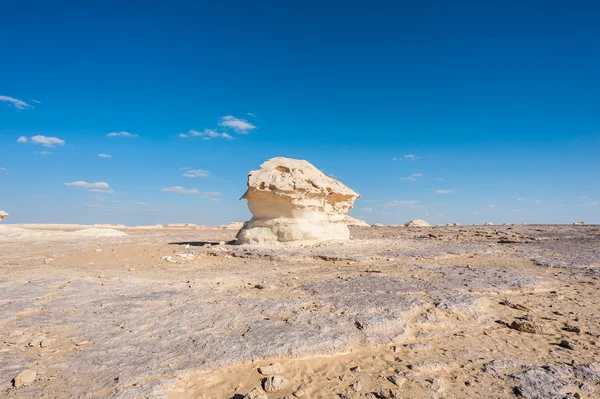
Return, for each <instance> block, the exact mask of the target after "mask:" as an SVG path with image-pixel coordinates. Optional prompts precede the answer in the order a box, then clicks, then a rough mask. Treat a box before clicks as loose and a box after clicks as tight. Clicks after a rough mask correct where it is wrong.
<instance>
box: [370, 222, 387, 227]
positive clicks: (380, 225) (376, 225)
mask: <svg viewBox="0 0 600 399" xmlns="http://www.w3.org/2000/svg"><path fill="white" fill-rule="evenodd" d="M371 227H385V224H381V223H373V224H372V225H371Z"/></svg>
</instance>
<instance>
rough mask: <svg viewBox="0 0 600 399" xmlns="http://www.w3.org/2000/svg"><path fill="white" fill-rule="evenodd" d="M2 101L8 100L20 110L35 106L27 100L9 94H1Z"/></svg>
mask: <svg viewBox="0 0 600 399" xmlns="http://www.w3.org/2000/svg"><path fill="white" fill-rule="evenodd" d="M0 101H1V102H6V103H9V104H10V105H12V106H13V107H15V108H16V109H18V110H19V111H23V110H24V109H27V108H34V107H33V106H32V105H29V104H27V103H26V102H25V101H21V100H18V99H16V98H14V97H9V96H0Z"/></svg>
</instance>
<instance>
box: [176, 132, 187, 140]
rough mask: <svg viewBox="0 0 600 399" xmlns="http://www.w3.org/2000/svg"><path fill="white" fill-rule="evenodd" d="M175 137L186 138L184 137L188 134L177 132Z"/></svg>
mask: <svg viewBox="0 0 600 399" xmlns="http://www.w3.org/2000/svg"><path fill="white" fill-rule="evenodd" d="M177 137H179V138H182V139H186V138H187V137H188V135H187V134H185V133H179V134H178V135H177Z"/></svg>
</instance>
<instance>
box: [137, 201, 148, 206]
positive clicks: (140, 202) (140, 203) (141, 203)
mask: <svg viewBox="0 0 600 399" xmlns="http://www.w3.org/2000/svg"><path fill="white" fill-rule="evenodd" d="M135 204H136V205H148V203H147V202H142V201H138V202H136V203H135Z"/></svg>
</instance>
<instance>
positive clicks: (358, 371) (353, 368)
mask: <svg viewBox="0 0 600 399" xmlns="http://www.w3.org/2000/svg"><path fill="white" fill-rule="evenodd" d="M350 371H352V372H353V373H360V372H361V371H362V370H361V369H360V366H354V367H350Z"/></svg>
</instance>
